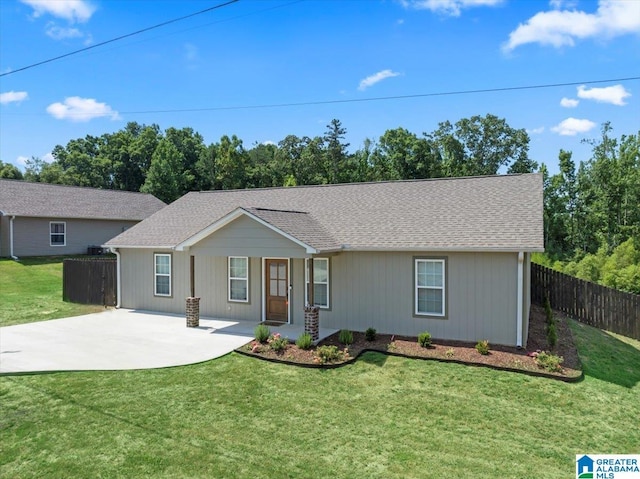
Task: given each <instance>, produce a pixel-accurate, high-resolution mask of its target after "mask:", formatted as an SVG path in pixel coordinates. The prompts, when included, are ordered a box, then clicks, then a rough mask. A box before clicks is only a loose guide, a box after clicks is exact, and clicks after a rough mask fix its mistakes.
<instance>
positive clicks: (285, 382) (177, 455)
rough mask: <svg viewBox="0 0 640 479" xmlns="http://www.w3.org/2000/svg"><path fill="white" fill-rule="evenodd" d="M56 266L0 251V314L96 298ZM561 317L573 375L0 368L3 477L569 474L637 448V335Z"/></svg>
mask: <svg viewBox="0 0 640 479" xmlns="http://www.w3.org/2000/svg"><path fill="white" fill-rule="evenodd" d="M60 278H61V263H60V262H59V260H57V262H56V260H53V261H47V260H27V261H25V262H24V263H22V264H16V263H14V262H11V261H0V305H1V307H0V321H1V322H0V324H2V325H8V324H16V323H19V322H27V321H37V320H41V319H51V318H54V317H60V316H66V315H70V314H82V313H83V312H89V311H91V310H95V309H96V308H95V307H86V306H80V305H74V304H68V303H64V302H62V300H61V291H60V289H61V286H60ZM97 309H101V308H97ZM569 325H570V327H571V328H572V331H573V335H574V337H575V340H576V345H577V348H578V352H579V354H580V359H581V361H582V364H583V369H584V374H585V377H584V380H582V381H580V382H577V383H564V382H561V381H557V380H555V379H547V378H539V377H530V376H527V375H523V374H518V373H512V372H504V371H496V370H492V369H486V368H476V367H470V366H465V365H460V364H454V363H440V362H436V361H420V360H414V359H406V358H399V357H392V356H387V355H384V354H382V353H375V352H369V353H365V354H363V355H362V356H360V358H359V359H358V360H357V361H355V363H353V364H350V365H346V366H343V367H341V368H338V369H330V370H318V369H303V368H299V367H295V366H290V365H284V364H273V363H269V362H265V361H260V360H257V359H255V358H250V357H245V356H241V355H239V354H236V353H232V354H230V355H227V356H225V357H223V358H220V359H217V360H213V361H208V362H205V363H201V364H196V365H192V366H186V367H176V368H169V369H158V370H140V371H119V372H79V373H54V374H38V375H21V376H0V477H12V478H13V477H16V478H17V477H19V478H42V477H65V478H75V477H78V478H86V477H110V478H111V477H116V478H117V477H123V478H137V477H154V478H156V477H203V478H210V477H216V478H217V477H220V478H222V477H234V478H235V477H237V478H245V477H246V478H270V479H272V478H286V477H303V478H316V477H317V478H328V477H338V478H342V477H345V478H419V477H456V478H474V479H475V478H477V477H500V478H517V479H525V478H538V477H546V478H565V477H573V475H574V473H575V455H576V454H583V453H612V454H625V453H627V454H630V453H638V444H640V429H638V427H637V424H638V418H640V342H638V341H634V340H631V339H628V338H625V337H622V336H618V335H613V334H609V333H606V332H603V331H600V330H597V329H594V328H591V327H589V326H585V325H582V324H580V323H576V322H574V321H569ZM6 353H7V354H9V353H10V352H6ZM3 354H4V353H3ZM0 360H2V357H1V356H0Z"/></svg>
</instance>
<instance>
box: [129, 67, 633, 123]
mask: <svg viewBox="0 0 640 479" xmlns="http://www.w3.org/2000/svg"><path fill="white" fill-rule="evenodd" d="M632 80H640V76H636V77H628V78H610V79H607V80H589V81H580V82H569V83H547V84H542V85H525V86H511V87H501V88H484V89H478V90H457V91H447V92H433V93H416V94H413V95H395V96H378V97H369V98H352V99H345V100H320V101H304V102H295V103H293V102H292V103H271V104H264V105H239V106H217V107H210V108H183V109H171V110H140V111H121V112H120V113H122V114H137V115H140V114H146V113H193V112H202V111H219V110H257V109H264V108H288V107H293V106H309V105H331V104H337V103H362V102H368V101H386V100H406V99H409V98H426V97H434V96H453V95H470V94H474V93H494V92H504V91H516V90H535V89H542V88H558V87H564V86H576V85H593V84H596V83H610V82H622V81H632Z"/></svg>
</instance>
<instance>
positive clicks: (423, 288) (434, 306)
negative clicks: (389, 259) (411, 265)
mask: <svg viewBox="0 0 640 479" xmlns="http://www.w3.org/2000/svg"><path fill="white" fill-rule="evenodd" d="M445 284H446V283H445V260H444V259H416V260H415V314H417V315H425V316H444V315H445V303H446V301H445V294H446V289H445Z"/></svg>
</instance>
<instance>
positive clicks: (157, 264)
mask: <svg viewBox="0 0 640 479" xmlns="http://www.w3.org/2000/svg"><path fill="white" fill-rule="evenodd" d="M153 260H154V269H153V272H154V288H153V294H155V295H156V296H171V255H170V254H165V253H155V254H154V255H153Z"/></svg>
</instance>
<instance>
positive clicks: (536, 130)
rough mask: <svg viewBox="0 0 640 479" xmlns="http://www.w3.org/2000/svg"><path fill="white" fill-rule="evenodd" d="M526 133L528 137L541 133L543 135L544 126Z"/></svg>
mask: <svg viewBox="0 0 640 479" xmlns="http://www.w3.org/2000/svg"><path fill="white" fill-rule="evenodd" d="M527 133H529V134H530V135H540V134H541V133H544V126H541V127H538V128H532V129H531V130H527Z"/></svg>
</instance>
